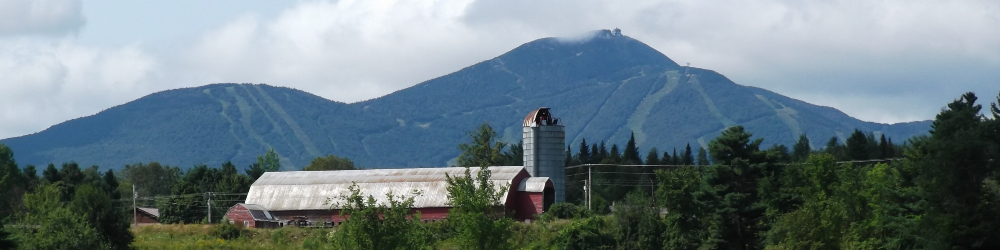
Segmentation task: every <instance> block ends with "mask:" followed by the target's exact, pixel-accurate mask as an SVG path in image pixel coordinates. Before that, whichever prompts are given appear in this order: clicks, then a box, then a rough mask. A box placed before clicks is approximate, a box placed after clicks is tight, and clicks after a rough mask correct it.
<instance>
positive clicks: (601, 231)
mask: <svg viewBox="0 0 1000 250" xmlns="http://www.w3.org/2000/svg"><path fill="white" fill-rule="evenodd" d="M609 227H610V225H608V223H607V222H606V221H605V219H604V218H603V217H590V218H587V219H583V220H574V221H573V223H572V224H570V225H569V226H568V227H566V228H563V229H562V230H559V233H557V234H556V236H555V238H554V239H553V243H554V244H553V245H554V246H555V249H560V250H562V249H566V250H573V249H611V248H612V247H614V245H615V237H614V234H613V233H611V232H607V231H606V230H605V229H607V228H609Z"/></svg>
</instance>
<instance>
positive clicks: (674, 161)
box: [670, 148, 684, 165]
mask: <svg viewBox="0 0 1000 250" xmlns="http://www.w3.org/2000/svg"><path fill="white" fill-rule="evenodd" d="M683 163H684V162H683V160H681V155H679V154H677V148H674V155H673V156H672V157H671V158H670V164H674V165H681V164H683Z"/></svg>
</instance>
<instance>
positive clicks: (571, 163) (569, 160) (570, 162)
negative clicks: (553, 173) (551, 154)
mask: <svg viewBox="0 0 1000 250" xmlns="http://www.w3.org/2000/svg"><path fill="white" fill-rule="evenodd" d="M570 152H573V146H566V157H565V159H563V165H565V166H564V167H569V166H576V165H579V164H580V163H579V162H577V161H576V159H573V155H572V154H570Z"/></svg>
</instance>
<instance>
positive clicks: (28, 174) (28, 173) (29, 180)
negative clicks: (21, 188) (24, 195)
mask: <svg viewBox="0 0 1000 250" xmlns="http://www.w3.org/2000/svg"><path fill="white" fill-rule="evenodd" d="M23 172H24V174H22V176H24V181H25V189H26V190H27V192H32V191H35V188H36V187H38V185H40V184H41V180H39V179H38V170H37V169H35V165H28V166H27V167H24V171H23Z"/></svg>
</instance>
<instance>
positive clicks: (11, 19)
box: [0, 0, 85, 37]
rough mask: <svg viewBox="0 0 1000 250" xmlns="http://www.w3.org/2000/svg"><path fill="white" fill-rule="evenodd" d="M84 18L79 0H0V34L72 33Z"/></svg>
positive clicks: (79, 26) (80, 25) (0, 35)
mask: <svg viewBox="0 0 1000 250" xmlns="http://www.w3.org/2000/svg"><path fill="white" fill-rule="evenodd" d="M84 23H85V21H84V19H83V14H82V13H81V7H80V1H79V0H4V1H0V37H3V36H17V35H57V36H58V35H63V34H66V33H74V32H76V31H77V30H79V29H80V28H81V27H83V25H84Z"/></svg>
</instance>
